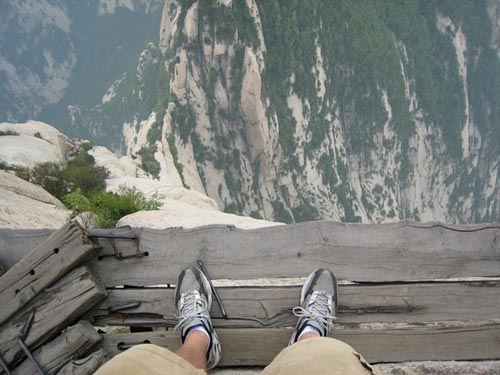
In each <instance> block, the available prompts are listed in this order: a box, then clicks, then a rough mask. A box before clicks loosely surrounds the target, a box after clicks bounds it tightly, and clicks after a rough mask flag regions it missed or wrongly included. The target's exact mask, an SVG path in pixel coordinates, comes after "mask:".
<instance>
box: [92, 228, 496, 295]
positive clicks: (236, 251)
mask: <svg viewBox="0 0 500 375" xmlns="http://www.w3.org/2000/svg"><path fill="white" fill-rule="evenodd" d="M139 236H140V241H139V245H140V246H139V247H140V251H141V252H145V253H147V255H148V256H145V257H142V258H132V259H125V260H121V261H117V260H116V259H114V258H112V257H106V258H103V259H102V260H101V261H99V260H97V259H96V260H93V261H92V269H93V270H94V271H95V272H96V275H97V277H99V278H100V279H101V280H102V281H103V282H104V283H105V285H106V286H107V287H110V286H116V285H124V284H128V285H157V284H170V283H175V282H176V280H177V276H178V275H179V273H180V272H181V271H182V269H184V268H186V267H188V266H193V265H196V260H197V259H201V260H203V262H204V263H205V265H206V267H207V269H208V271H209V273H210V274H211V276H212V278H214V279H219V278H225V279H252V278H261V277H278V278H279V277H301V276H306V275H307V274H309V273H310V272H311V271H312V270H314V269H316V268H318V267H327V268H330V269H332V270H333V271H334V272H335V273H336V275H337V276H338V278H339V279H345V280H354V281H405V280H432V279H447V278H452V277H472V276H477V277H481V276H500V242H499V241H498V238H500V227H499V226H498V225H484V226H444V225H442V224H439V223H437V224H435V223H431V224H415V223H407V222H402V223H397V224H369V225H364V224H346V223H334V222H325V221H318V222H308V223H301V224H295V225H286V226H278V227H269V228H260V229H254V230H240V229H235V228H232V227H227V226H212V227H202V228H195V229H189V230H187V229H167V230H152V229H145V228H143V229H142V230H141V231H140V233H139ZM103 251H104V252H106V250H103Z"/></svg>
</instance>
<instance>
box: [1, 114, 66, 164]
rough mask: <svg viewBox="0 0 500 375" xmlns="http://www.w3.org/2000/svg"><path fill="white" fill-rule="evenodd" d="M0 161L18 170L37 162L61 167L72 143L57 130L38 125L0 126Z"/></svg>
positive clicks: (3, 124) (34, 122) (8, 124)
mask: <svg viewBox="0 0 500 375" xmlns="http://www.w3.org/2000/svg"><path fill="white" fill-rule="evenodd" d="M8 132H14V133H16V134H17V135H1V136H0V161H2V162H4V163H6V164H8V165H12V166H19V167H30V168H31V167H33V166H34V165H35V164H37V163H43V162H54V163H57V164H64V163H65V162H66V160H67V156H68V153H69V152H70V151H71V150H72V149H73V144H72V142H71V141H70V140H69V138H68V137H66V136H65V135H64V134H62V133H61V132H60V131H58V130H57V129H55V128H53V127H52V126H50V125H48V124H46V123H43V122H39V121H28V122H26V123H22V124H12V123H8V122H2V123H0V134H1V133H4V134H6V133H7V134H8Z"/></svg>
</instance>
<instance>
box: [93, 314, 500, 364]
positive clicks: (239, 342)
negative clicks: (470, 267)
mask: <svg viewBox="0 0 500 375" xmlns="http://www.w3.org/2000/svg"><path fill="white" fill-rule="evenodd" d="M217 333H218V335H219V338H220V340H221V343H222V353H223V354H222V362H221V366H265V365H267V364H268V363H270V362H271V361H272V359H273V358H274V357H275V356H276V355H277V354H278V353H279V352H280V351H281V350H282V349H283V348H285V347H286V345H287V344H288V340H289V338H290V336H291V334H292V329H291V328H277V329H272V328H262V329H259V328H245V329H236V328H235V329H224V328H221V329H219V330H217ZM333 336H334V337H335V338H337V339H339V340H341V341H344V342H346V343H348V344H350V345H351V346H353V347H354V348H355V349H356V350H357V351H359V352H360V353H361V354H362V355H363V356H364V357H365V358H366V359H367V360H368V361H369V362H371V363H378V362H403V361H419V360H486V359H497V358H499V356H500V324H499V321H495V322H488V321H486V322H477V321H476V322H436V323H433V324H418V325H409V324H399V325H394V326H392V325H388V326H387V325H382V326H380V327H370V328H368V327H364V326H363V325H361V326H360V325H351V326H347V325H342V326H338V325H336V326H335V327H334V331H333ZM119 343H125V344H128V343H135V344H140V343H141V344H142V343H152V344H157V345H160V346H162V347H166V348H168V349H170V350H172V351H175V350H176V349H177V348H178V347H179V343H180V339H179V334H178V333H177V332H171V331H167V332H150V333H133V334H132V333H131V334H126V333H122V334H105V335H103V344H102V345H103V348H104V349H105V350H106V351H107V352H108V353H110V355H116V354H118V353H120V352H121V351H120V350H119V349H118V348H117V346H118V344H119Z"/></svg>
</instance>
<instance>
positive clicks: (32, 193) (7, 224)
mask: <svg viewBox="0 0 500 375" xmlns="http://www.w3.org/2000/svg"><path fill="white" fill-rule="evenodd" d="M70 215H71V211H69V210H67V209H65V208H64V206H63V204H62V203H61V202H60V201H59V200H57V199H56V198H54V197H53V196H52V195H50V194H49V193H48V192H47V191H45V190H44V189H42V188H41V187H40V186H37V185H34V184H32V183H30V182H27V181H25V180H23V179H21V178H19V177H17V176H15V175H13V174H10V173H8V172H5V171H0V228H14V229H25V228H30V229H39V228H54V229H55V228H59V227H61V226H62V225H64V223H66V222H67V221H68V220H69V217H70Z"/></svg>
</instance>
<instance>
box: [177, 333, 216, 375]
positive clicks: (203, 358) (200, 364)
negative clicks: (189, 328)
mask: <svg viewBox="0 0 500 375" xmlns="http://www.w3.org/2000/svg"><path fill="white" fill-rule="evenodd" d="M208 343H209V339H208V336H207V335H206V334H204V333H203V332H199V331H193V332H191V333H189V334H188V335H187V337H186V341H184V344H183V345H182V346H181V347H180V348H179V349H178V350H177V351H176V352H175V354H177V355H178V356H179V357H182V358H184V359H185V360H186V361H188V362H189V363H191V364H192V365H193V366H194V367H196V368H197V369H201V370H205V371H207V348H208Z"/></svg>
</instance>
